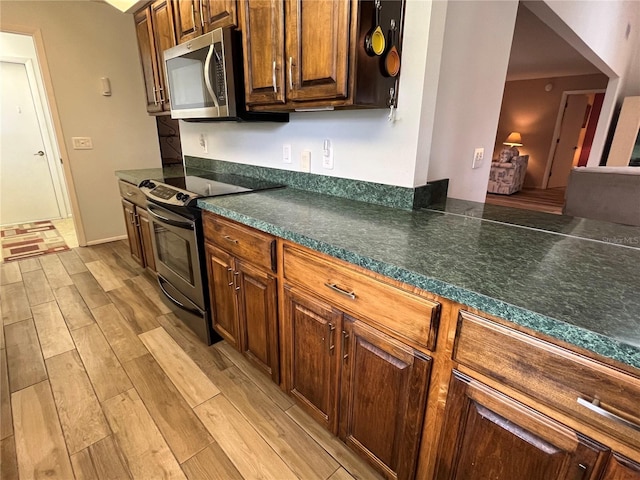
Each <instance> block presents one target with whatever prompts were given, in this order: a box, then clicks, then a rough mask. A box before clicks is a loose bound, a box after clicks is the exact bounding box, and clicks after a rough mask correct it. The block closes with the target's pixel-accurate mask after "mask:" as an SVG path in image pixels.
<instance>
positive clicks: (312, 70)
mask: <svg viewBox="0 0 640 480" xmlns="http://www.w3.org/2000/svg"><path fill="white" fill-rule="evenodd" d="M286 5H287V15H286V27H285V28H286V32H287V50H286V52H287V53H286V56H287V58H286V62H287V75H288V78H289V80H288V85H287V100H288V101H306V100H325V99H340V98H345V97H346V96H347V76H348V66H349V12H350V1H349V0H314V1H313V2H308V1H302V0H288V1H287V3H286Z"/></svg>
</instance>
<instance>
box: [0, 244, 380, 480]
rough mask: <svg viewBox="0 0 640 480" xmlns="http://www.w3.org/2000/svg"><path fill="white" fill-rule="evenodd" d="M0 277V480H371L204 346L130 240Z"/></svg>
mask: <svg viewBox="0 0 640 480" xmlns="http://www.w3.org/2000/svg"><path fill="white" fill-rule="evenodd" d="M0 273H1V276H0V308H1V310H2V327H3V328H2V329H0V353H1V356H0V400H1V402H0V434H1V435H0V446H1V450H0V454H1V460H2V461H1V464H2V467H1V471H0V478H2V479H4V480H12V479H18V478H20V479H30V478H44V477H46V478H48V479H63V480H68V479H72V478H74V477H75V478H76V479H78V480H80V479H83V480H84V479H100V480H102V479H145V480H147V479H156V478H180V479H185V478H186V479H189V480H196V479H203V480H207V479H219V480H233V479H278V480H280V479H288V478H293V479H295V478H300V479H325V480H326V479H331V480H347V479H352V478H358V479H370V478H372V479H373V478H379V477H378V475H377V474H376V473H375V472H374V471H373V470H372V469H371V468H370V467H369V466H368V465H367V464H366V463H364V462H363V461H362V460H361V459H360V458H359V457H357V456H356V455H355V454H354V453H353V452H352V451H351V450H349V449H348V448H347V447H346V446H345V445H344V444H342V443H341V442H340V441H339V440H337V439H336V438H335V437H334V436H332V435H331V434H329V433H328V432H326V431H325V430H323V429H322V428H321V427H320V426H319V425H317V424H316V423H315V422H314V421H313V420H311V419H310V418H309V417H308V416H307V415H306V414H304V413H303V412H302V411H301V410H300V409H299V408H298V407H297V406H295V405H294V403H293V401H292V400H291V398H289V397H288V396H287V395H285V394H284V393H283V392H282V391H281V390H280V389H279V388H278V387H277V386H276V385H275V384H273V383H272V382H271V380H270V379H269V378H267V377H266V376H265V375H264V374H262V373H261V372H260V371H258V370H257V369H255V368H253V366H252V365H250V364H249V363H248V362H247V361H246V359H245V358H244V357H243V356H242V355H240V354H239V353H238V352H236V351H235V350H233V349H232V348H231V347H229V345H227V344H226V343H224V342H221V343H218V344H215V345H213V346H211V347H207V346H206V345H204V344H203V343H202V342H200V340H198V339H197V338H196V337H195V335H193V334H192V333H191V331H190V330H188V329H187V328H186V327H184V325H183V324H181V323H180V321H179V320H178V319H177V318H176V317H175V316H174V315H173V314H172V313H171V312H170V310H169V309H167V307H166V306H165V305H164V303H163V302H162V300H161V298H160V295H159V291H158V290H157V288H156V286H155V281H154V279H153V277H152V276H151V275H149V274H148V273H146V272H145V271H144V270H143V269H141V268H140V267H139V266H138V265H137V264H136V263H135V262H133V260H132V259H131V258H130V257H129V253H128V247H127V245H126V244H125V243H124V242H114V243H111V244H104V245H98V246H94V247H86V248H75V249H72V250H70V251H67V252H63V253H59V254H53V255H48V256H43V257H41V258H36V259H29V260H23V261H19V262H9V263H2V264H0ZM372 421H373V419H372Z"/></svg>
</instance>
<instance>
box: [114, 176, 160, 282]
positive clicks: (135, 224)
mask: <svg viewBox="0 0 640 480" xmlns="http://www.w3.org/2000/svg"><path fill="white" fill-rule="evenodd" d="M118 188H119V189H120V194H121V195H122V198H121V202H122V212H123V213H124V224H125V226H126V228H127V240H128V241H129V251H130V252H131V257H132V258H133V259H134V260H135V261H136V262H138V263H139V264H140V266H142V267H147V268H148V269H149V270H152V271H153V272H155V271H156V262H155V259H154V256H153V245H152V239H151V235H152V232H151V224H150V223H149V215H148V213H147V209H146V203H147V200H146V198H145V196H144V194H143V193H142V192H141V191H140V189H139V188H138V187H136V186H135V185H132V184H130V183H127V182H124V181H122V180H119V181H118Z"/></svg>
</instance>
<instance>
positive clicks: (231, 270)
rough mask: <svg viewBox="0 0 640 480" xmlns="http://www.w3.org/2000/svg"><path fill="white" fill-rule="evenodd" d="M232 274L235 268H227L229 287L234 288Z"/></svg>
mask: <svg viewBox="0 0 640 480" xmlns="http://www.w3.org/2000/svg"><path fill="white" fill-rule="evenodd" d="M231 272H233V268H231V267H227V280H228V281H229V283H228V285H229V286H230V287H232V286H233V276H232V275H231Z"/></svg>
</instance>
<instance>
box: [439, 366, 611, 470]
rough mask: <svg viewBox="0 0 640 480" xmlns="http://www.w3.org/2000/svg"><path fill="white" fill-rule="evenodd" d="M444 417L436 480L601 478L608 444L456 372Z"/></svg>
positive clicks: (450, 387)
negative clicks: (604, 445)
mask: <svg viewBox="0 0 640 480" xmlns="http://www.w3.org/2000/svg"><path fill="white" fill-rule="evenodd" d="M445 415H446V417H445V423H444V427H443V430H442V432H443V434H442V438H441V442H440V447H439V452H438V464H437V466H436V472H437V473H436V478H437V479H465V480H467V479H468V480H473V479H478V480H484V479H487V478H491V479H494V480H512V479H514V478H517V479H519V480H554V479H562V480H565V479H566V480H573V479H577V478H580V479H596V478H598V477H599V472H598V470H599V469H598V468H596V465H598V464H599V461H598V460H599V457H601V456H603V455H605V454H606V453H605V448H604V447H602V446H600V445H598V444H596V443H595V442H593V441H591V440H589V439H587V438H585V437H583V436H581V435H580V434H578V433H576V432H575V431H573V430H571V429H570V428H568V427H566V426H564V425H562V424H560V423H557V422H555V421H553V420H551V419H550V418H548V417H546V416H544V415H542V414H540V413H538V412H536V411H535V410H532V409H530V408H528V407H526V406H524V405H522V404H520V403H518V402H516V401H515V400H512V399H511V398H509V397H507V396H505V395H503V394H501V393H499V392H497V391H495V390H493V389H491V388H489V387H487V386H485V385H483V384H481V383H479V382H476V381H475V380H472V379H470V378H469V377H467V376H465V375H463V374H461V373H459V372H457V371H454V373H453V377H452V380H451V384H450V386H449V395H448V398H447V408H446V414H445Z"/></svg>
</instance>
